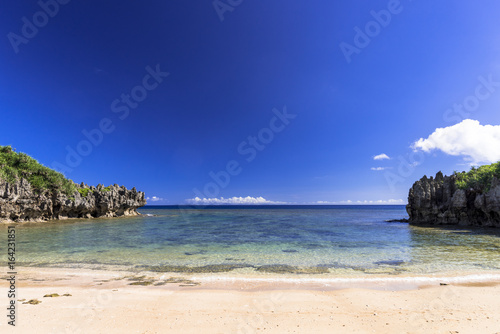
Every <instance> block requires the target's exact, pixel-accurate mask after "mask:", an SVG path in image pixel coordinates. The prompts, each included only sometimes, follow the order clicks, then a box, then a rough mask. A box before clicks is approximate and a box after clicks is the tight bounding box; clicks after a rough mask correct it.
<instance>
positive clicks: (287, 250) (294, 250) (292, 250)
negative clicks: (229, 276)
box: [282, 249, 299, 253]
mask: <svg viewBox="0 0 500 334" xmlns="http://www.w3.org/2000/svg"><path fill="white" fill-rule="evenodd" d="M282 252H283V253H298V252H299V251H298V250H296V249H283V250H282Z"/></svg>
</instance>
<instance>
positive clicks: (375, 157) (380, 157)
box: [373, 153, 391, 160]
mask: <svg viewBox="0 0 500 334" xmlns="http://www.w3.org/2000/svg"><path fill="white" fill-rule="evenodd" d="M384 159H387V160H390V159H391V158H389V156H388V155H387V154H385V153H382V154H379V155H376V156H374V157H373V160H384Z"/></svg>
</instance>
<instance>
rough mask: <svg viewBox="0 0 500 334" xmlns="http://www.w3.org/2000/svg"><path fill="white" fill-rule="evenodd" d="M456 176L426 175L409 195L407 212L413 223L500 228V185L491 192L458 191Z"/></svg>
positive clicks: (497, 184) (490, 189) (499, 183)
mask: <svg viewBox="0 0 500 334" xmlns="http://www.w3.org/2000/svg"><path fill="white" fill-rule="evenodd" d="M456 180H457V179H456V176H455V175H452V176H443V174H442V173H441V172H438V173H437V174H436V177H435V178H433V177H430V178H427V176H424V177H423V178H422V179H420V180H419V181H417V182H415V183H414V184H413V186H412V188H411V189H410V192H409V195H408V205H407V206H406V211H407V212H408V215H409V216H410V218H409V221H410V223H412V224H425V225H427V224H429V225H462V226H494V227H500V182H499V180H498V179H497V178H493V180H492V182H491V186H490V187H489V189H488V190H486V189H482V190H478V189H472V188H471V189H459V188H458V187H457V186H456Z"/></svg>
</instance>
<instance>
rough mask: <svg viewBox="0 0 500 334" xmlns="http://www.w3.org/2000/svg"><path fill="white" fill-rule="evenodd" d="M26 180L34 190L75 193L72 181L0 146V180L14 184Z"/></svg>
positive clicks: (25, 155)
mask: <svg viewBox="0 0 500 334" xmlns="http://www.w3.org/2000/svg"><path fill="white" fill-rule="evenodd" d="M21 178H23V179H26V180H27V181H28V182H29V183H30V184H31V186H32V187H33V189H34V190H36V191H38V192H41V191H43V190H57V191H61V192H63V193H65V194H66V195H68V196H69V195H72V194H73V193H74V192H75V191H76V186H75V184H74V183H73V181H71V180H68V179H66V178H65V177H64V175H62V174H61V173H58V172H56V171H55V170H53V169H50V168H48V167H45V166H43V165H42V164H40V163H39V162H38V161H36V160H35V159H33V158H32V157H30V156H29V155H27V154H25V153H19V152H15V151H14V150H13V149H12V147H10V146H0V179H3V180H5V181H7V182H9V183H14V182H16V180H19V179H21Z"/></svg>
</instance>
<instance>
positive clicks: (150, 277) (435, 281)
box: [0, 266, 500, 291]
mask: <svg viewBox="0 0 500 334" xmlns="http://www.w3.org/2000/svg"><path fill="white" fill-rule="evenodd" d="M16 271H17V279H18V282H19V283H20V285H19V286H49V285H54V286H58V285H60V284H61V283H65V285H66V286H75V287H93V286H94V287H102V288H107V287H116V286H127V285H129V283H133V282H137V284H136V285H143V286H147V287H151V288H158V287H159V288H166V289H168V288H171V287H173V286H175V285H176V284H177V283H176V282H175V280H179V281H180V283H179V284H182V281H184V283H185V282H191V283H192V284H193V285H192V286H193V287H196V289H208V290H210V289H216V290H252V291H257V290H259V289H261V290H280V289H285V290H287V289H298V290H324V291H334V290H343V289H352V288H354V289H368V290H395V291H396V290H397V291H399V290H418V289H420V288H422V287H430V286H443V285H457V286H469V285H470V286H474V285H484V286H495V285H500V270H499V271H476V272H472V271H455V272H441V273H432V274H417V273H413V274H401V275H387V274H378V275H370V274H365V275H362V276H361V275H325V274H318V275H301V274H241V273H238V274H234V273H231V272H228V273H204V274H200V273H179V272H151V271H130V270H102V269H99V268H97V269H87V268H85V269H82V268H56V267H17V270H16ZM7 273H8V270H7V267H5V266H3V267H2V269H0V277H7ZM169 279H170V280H172V279H174V281H169ZM104 283H106V284H104ZM172 283H173V284H172ZM0 286H2V284H1V283H0Z"/></svg>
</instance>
